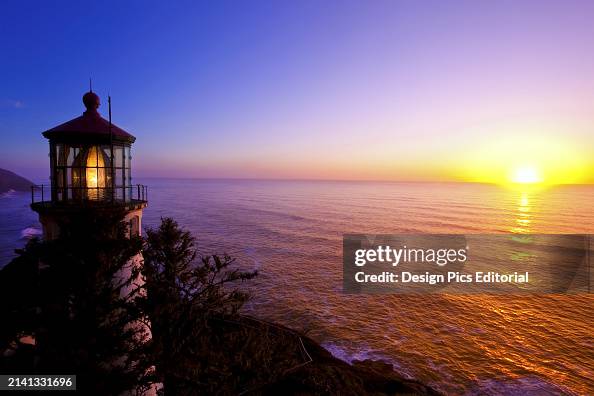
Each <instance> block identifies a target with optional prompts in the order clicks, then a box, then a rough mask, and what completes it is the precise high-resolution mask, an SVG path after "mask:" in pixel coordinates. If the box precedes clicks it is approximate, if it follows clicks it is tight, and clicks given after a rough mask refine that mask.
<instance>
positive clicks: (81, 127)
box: [43, 92, 136, 143]
mask: <svg viewBox="0 0 594 396" xmlns="http://www.w3.org/2000/svg"><path fill="white" fill-rule="evenodd" d="M83 102H84V104H85V106H86V107H87V111H85V112H84V113H83V115H82V116H80V117H77V118H75V119H73V120H70V121H68V122H65V123H63V124H61V125H58V126H57V127H54V128H52V129H48V130H47V131H45V132H43V136H44V137H46V138H48V139H51V140H59V141H68V142H79V141H80V142H81V143H82V142H84V143H86V142H89V143H94V142H96V143H109V141H110V138H111V137H113V140H114V141H118V142H126V143H134V141H135V140H136V138H135V137H134V136H132V135H131V134H129V133H128V132H126V131H124V130H123V129H122V128H120V127H118V126H116V125H114V124H113V123H112V124H111V137H110V128H109V121H107V120H106V119H105V118H103V117H101V115H100V114H99V112H98V111H97V108H98V107H99V97H98V96H97V95H96V94H95V93H93V92H87V93H86V94H85V95H84V96H83Z"/></svg>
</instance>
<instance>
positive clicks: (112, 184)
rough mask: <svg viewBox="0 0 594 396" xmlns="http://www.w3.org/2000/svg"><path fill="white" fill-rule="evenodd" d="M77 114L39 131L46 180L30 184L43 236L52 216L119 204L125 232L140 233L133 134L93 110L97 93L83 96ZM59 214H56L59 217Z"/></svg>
mask: <svg viewBox="0 0 594 396" xmlns="http://www.w3.org/2000/svg"><path fill="white" fill-rule="evenodd" d="M83 103H84V105H85V107H86V111H85V112H84V113H83V115H82V116H80V117H77V118H75V119H73V120H70V121H68V122H66V123H63V124H61V125H58V126H56V127H54V128H52V129H49V130H47V131H45V132H43V136H44V137H45V138H47V139H48V140H49V147H50V152H49V158H50V181H51V183H50V186H49V188H48V186H44V185H41V186H35V187H33V189H32V192H31V200H32V202H31V208H32V209H33V210H34V211H36V212H38V213H39V219H40V222H41V223H42V225H43V232H44V237H45V238H46V239H52V238H55V237H56V236H57V235H58V233H59V226H58V223H59V221H58V220H63V217H64V216H69V215H75V212H76V211H77V210H81V209H83V208H97V209H98V210H110V209H115V208H118V209H124V211H125V212H126V213H127V215H126V219H127V220H128V221H130V228H131V232H132V233H135V234H139V233H140V229H141V227H140V219H141V217H142V209H143V208H145V207H146V205H147V188H146V186H143V185H140V184H136V185H132V173H131V168H132V167H131V159H132V157H131V146H132V144H133V143H134V141H135V140H136V138H135V137H134V136H132V135H131V134H129V133H128V132H126V131H124V130H123V129H121V128H119V127H117V126H116V125H114V124H112V123H111V109H109V113H110V116H109V120H106V119H104V118H103V117H101V115H100V114H99V111H98V108H99V105H100V101H99V96H97V94H95V93H94V92H92V91H89V92H87V93H86V94H84V96H83ZM61 218H62V219H61Z"/></svg>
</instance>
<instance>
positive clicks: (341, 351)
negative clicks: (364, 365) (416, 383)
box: [321, 342, 413, 379]
mask: <svg viewBox="0 0 594 396" xmlns="http://www.w3.org/2000/svg"><path fill="white" fill-rule="evenodd" d="M321 345H322V347H323V348H324V349H326V350H327V351H328V352H330V353H331V354H332V356H334V357H335V358H337V359H340V360H342V361H343V362H347V363H348V364H353V362H354V361H356V360H359V361H361V360H368V359H369V360H381V361H383V362H385V363H388V364H390V365H392V368H393V369H394V371H396V372H397V373H398V374H400V375H402V376H403V377H405V378H408V379H413V376H412V374H411V373H410V372H409V371H408V370H406V369H405V368H404V367H403V366H402V365H401V364H399V363H398V362H396V361H395V360H394V359H392V358H390V357H389V356H387V355H384V354H382V353H379V352H377V351H374V350H372V349H368V348H358V349H357V350H356V351H349V350H347V348H345V347H342V346H340V345H338V344H336V343H334V342H324V343H322V344H321Z"/></svg>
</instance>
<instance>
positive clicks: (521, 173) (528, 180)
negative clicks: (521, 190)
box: [511, 166, 543, 184]
mask: <svg viewBox="0 0 594 396" xmlns="http://www.w3.org/2000/svg"><path fill="white" fill-rule="evenodd" d="M511 181H512V182H513V183H519V184H535V183H542V182H543V178H542V175H541V173H540V171H539V170H538V168H536V167H534V166H521V167H519V168H516V169H515V170H514V171H513V173H512V176H511Z"/></svg>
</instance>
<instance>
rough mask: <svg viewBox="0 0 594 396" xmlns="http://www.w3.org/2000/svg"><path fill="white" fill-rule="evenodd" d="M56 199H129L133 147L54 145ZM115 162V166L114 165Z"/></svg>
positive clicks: (53, 162) (115, 145)
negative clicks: (131, 149) (131, 148)
mask: <svg viewBox="0 0 594 396" xmlns="http://www.w3.org/2000/svg"><path fill="white" fill-rule="evenodd" d="M53 146H54V147H53V156H52V157H53V158H52V161H51V163H52V168H53V169H52V175H53V181H54V189H53V191H54V193H55V197H54V199H56V200H58V201H70V200H73V201H81V200H89V201H106V200H107V201H111V200H114V199H115V200H118V201H129V200H130V193H131V187H130V185H131V180H130V147H129V146H125V145H117V144H114V145H113V164H112V161H111V158H112V157H111V156H112V153H111V151H112V149H111V146H110V145H82V144H64V143H55V144H54V145H53ZM112 165H113V166H112Z"/></svg>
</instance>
